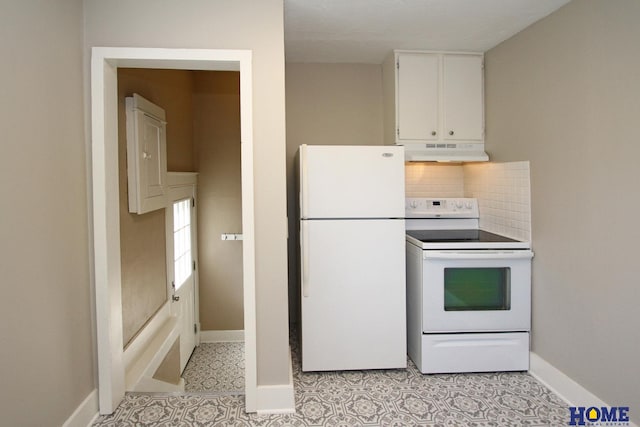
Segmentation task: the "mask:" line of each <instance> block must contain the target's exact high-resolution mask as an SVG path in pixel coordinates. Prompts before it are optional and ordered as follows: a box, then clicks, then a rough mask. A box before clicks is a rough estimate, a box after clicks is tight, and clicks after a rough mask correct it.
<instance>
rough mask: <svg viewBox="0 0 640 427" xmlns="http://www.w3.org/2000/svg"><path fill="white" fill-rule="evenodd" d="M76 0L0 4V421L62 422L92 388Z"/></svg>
mask: <svg viewBox="0 0 640 427" xmlns="http://www.w3.org/2000/svg"><path fill="white" fill-rule="evenodd" d="M82 20H83V17H82V1H80V0H53V1H51V0H46V1H45V0H42V1H29V2H19V1H17V2H16V1H12V2H8V1H3V2H0V52H1V53H2V57H3V58H4V60H3V65H2V67H0V79H1V80H2V82H3V85H2V102H0V129H2V155H1V156H0V196H1V198H2V203H3V204H2V206H3V209H2V220H1V221H0V252H1V253H2V268H1V269H2V282H3V286H2V296H3V298H2V303H1V305H0V307H1V311H2V315H1V317H2V328H0V342H1V343H2V344H0V373H1V376H2V381H3V387H2V390H1V391H0V414H1V415H0V418H1V421H0V424H2V425H7V426H34V427H35V426H45V425H47V426H51V425H62V424H63V423H64V422H65V420H66V419H67V418H68V417H69V416H70V415H71V414H72V412H73V411H74V410H75V408H76V407H78V405H80V403H81V402H82V401H83V400H84V399H85V398H86V397H87V396H88V395H89V394H90V393H91V391H92V390H93V389H94V388H95V386H96V384H95V380H94V372H95V371H94V350H93V348H94V347H93V343H92V320H91V317H92V316H91V306H92V297H91V281H90V271H89V251H88V248H89V233H88V225H87V174H86V157H85V156H86V151H85V137H84V101H83V85H82V81H83V74H82V70H83V66H82V64H83V57H82Z"/></svg>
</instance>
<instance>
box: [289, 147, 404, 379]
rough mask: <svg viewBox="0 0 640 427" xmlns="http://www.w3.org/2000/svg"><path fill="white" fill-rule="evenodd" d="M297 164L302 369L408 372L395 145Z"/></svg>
mask: <svg viewBox="0 0 640 427" xmlns="http://www.w3.org/2000/svg"><path fill="white" fill-rule="evenodd" d="M298 160H299V174H300V175H299V194H300V264H301V265H300V272H301V289H300V300H301V305H300V319H301V325H300V327H301V348H302V370H303V371H333V370H357V369H390V368H406V366H407V345H406V314H405V313H406V300H405V294H406V289H405V286H406V285H405V248H404V245H405V226H404V151H403V147H397V146H317V145H314V146H309V145H302V146H301V147H300V150H299V153H298Z"/></svg>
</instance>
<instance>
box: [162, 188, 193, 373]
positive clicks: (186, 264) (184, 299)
mask: <svg viewBox="0 0 640 427" xmlns="http://www.w3.org/2000/svg"><path fill="white" fill-rule="evenodd" d="M169 195H170V200H171V203H170V207H169V208H168V210H167V247H168V251H167V252H168V254H169V256H168V264H169V265H168V269H167V270H168V271H170V272H171V273H172V274H170V275H169V277H170V278H171V288H170V293H171V299H172V304H171V313H172V314H173V315H174V316H176V317H177V318H178V322H179V324H180V372H182V371H183V370H184V368H185V366H186V365H187V362H188V361H189V358H190V357H191V353H192V352H193V350H194V349H195V346H196V342H197V333H198V326H197V308H196V292H197V286H196V285H197V280H196V277H197V276H196V274H195V268H196V249H195V248H196V230H195V227H196V221H195V198H194V197H195V189H194V187H192V186H187V187H178V188H172V189H171V190H170V191H169Z"/></svg>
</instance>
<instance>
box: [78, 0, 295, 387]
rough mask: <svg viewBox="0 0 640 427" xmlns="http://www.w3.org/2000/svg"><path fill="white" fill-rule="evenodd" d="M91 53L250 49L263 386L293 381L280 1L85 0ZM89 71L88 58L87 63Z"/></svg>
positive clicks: (260, 377) (258, 323)
mask: <svg viewBox="0 0 640 427" xmlns="http://www.w3.org/2000/svg"><path fill="white" fill-rule="evenodd" d="M84 5H85V49H86V52H87V54H88V53H89V49H90V48H91V47H92V46H128V47H165V48H207V49H250V50H251V51H252V68H253V76H252V77H253V79H252V80H253V112H252V113H253V129H254V134H253V144H254V185H255V197H254V202H255V237H256V247H255V255H256V330H257V356H258V357H257V373H258V384H260V385H271V384H286V383H288V381H289V346H288V337H289V333H288V329H287V258H286V256H287V255H286V250H287V249H286V237H287V229H286V227H287V223H286V190H285V188H286V181H285V178H286V176H285V156H286V152H285V118H284V117H285V112H284V24H283V4H282V0H216V1H211V0H191V1H189V2H184V1H179V0H167V1H164V2H162V7H159V6H158V2H157V1H153V0H126V1H119V2H105V1H102V0H85V1H84ZM85 67H86V68H87V69H88V67H89V62H88V59H87V60H86V61H85Z"/></svg>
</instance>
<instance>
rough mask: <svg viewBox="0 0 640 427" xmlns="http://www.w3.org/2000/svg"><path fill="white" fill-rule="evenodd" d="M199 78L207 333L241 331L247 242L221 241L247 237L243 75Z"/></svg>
mask: <svg viewBox="0 0 640 427" xmlns="http://www.w3.org/2000/svg"><path fill="white" fill-rule="evenodd" d="M194 76H195V79H194V93H193V105H194V112H195V115H194V128H195V130H194V135H195V146H196V164H197V171H198V207H197V209H198V257H199V260H200V262H199V265H200V268H199V270H198V273H199V288H200V323H201V329H202V330H203V331H206V330H241V329H243V328H244V323H243V321H244V312H243V287H242V241H223V240H221V239H220V235H221V234H222V233H242V199H241V196H242V189H241V186H240V74H239V73H237V72H222V71H218V72H214V71H197V72H195V73H194Z"/></svg>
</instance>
